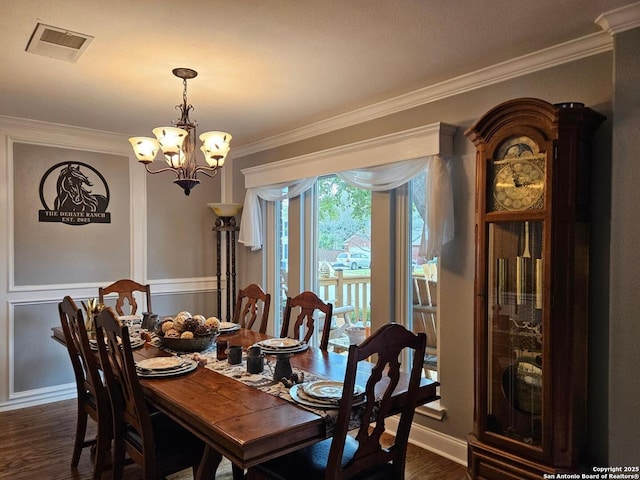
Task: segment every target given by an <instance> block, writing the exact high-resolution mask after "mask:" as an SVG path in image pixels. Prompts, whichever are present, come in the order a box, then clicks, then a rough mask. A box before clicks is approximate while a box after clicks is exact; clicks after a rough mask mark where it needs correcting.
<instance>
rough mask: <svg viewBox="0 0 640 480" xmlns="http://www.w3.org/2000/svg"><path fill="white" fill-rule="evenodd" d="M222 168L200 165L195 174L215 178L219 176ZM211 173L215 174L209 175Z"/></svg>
mask: <svg viewBox="0 0 640 480" xmlns="http://www.w3.org/2000/svg"><path fill="white" fill-rule="evenodd" d="M221 168H222V167H205V166H203V165H198V166H197V167H196V170H195V173H202V174H203V175H206V176H207V177H210V178H213V177H215V176H216V175H218V172H219V171H220V169H221ZM209 172H213V173H209Z"/></svg>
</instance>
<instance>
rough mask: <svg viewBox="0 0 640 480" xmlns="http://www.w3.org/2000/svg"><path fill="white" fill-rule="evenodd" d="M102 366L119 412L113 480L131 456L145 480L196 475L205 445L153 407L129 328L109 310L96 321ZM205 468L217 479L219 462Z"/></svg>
mask: <svg viewBox="0 0 640 480" xmlns="http://www.w3.org/2000/svg"><path fill="white" fill-rule="evenodd" d="M96 331H97V335H98V337H99V338H102V337H103V336H104V337H105V338H106V342H98V351H99V353H100V363H101V365H102V370H103V372H104V378H105V381H106V385H107V392H108V394H109V399H110V401H111V409H112V412H113V433H114V435H113V436H114V442H113V443H114V446H113V478H114V479H120V478H122V475H123V469H124V459H125V453H127V454H129V456H130V457H131V459H132V460H133V461H134V462H135V463H137V464H139V465H140V466H141V467H142V470H143V479H144V480H157V479H159V478H164V475H169V474H172V473H175V472H178V471H180V470H184V469H185V468H189V467H191V468H192V469H193V474H194V475H195V474H196V471H197V469H198V465H199V463H200V461H201V460H202V459H203V452H204V444H203V442H202V441H201V440H200V439H199V438H197V437H196V436H195V435H193V434H192V433H190V432H189V431H187V430H186V429H184V428H183V427H182V426H180V425H178V424H177V423H176V422H174V421H173V420H172V419H171V418H169V417H168V416H166V415H165V414H163V413H161V412H159V411H157V410H155V409H153V408H152V407H151V406H150V405H148V404H147V402H146V400H145V398H144V394H143V391H142V386H141V385H140V381H139V379H138V376H137V374H136V365H135V362H134V359H133V351H132V349H131V342H130V340H129V329H128V327H126V326H121V325H120V322H119V321H118V319H117V317H116V314H115V312H114V311H113V310H112V309H111V308H110V307H105V308H104V309H103V310H102V312H100V314H98V317H97V318H96ZM205 458H206V459H207V460H209V462H208V463H207V462H206V463H205V465H203V466H202V468H203V472H205V473H209V472H211V475H210V476H211V478H212V479H213V478H214V475H215V470H216V467H217V465H218V463H219V459H218V460H217V461H215V460H214V459H213V458H211V457H210V456H206V457H205Z"/></svg>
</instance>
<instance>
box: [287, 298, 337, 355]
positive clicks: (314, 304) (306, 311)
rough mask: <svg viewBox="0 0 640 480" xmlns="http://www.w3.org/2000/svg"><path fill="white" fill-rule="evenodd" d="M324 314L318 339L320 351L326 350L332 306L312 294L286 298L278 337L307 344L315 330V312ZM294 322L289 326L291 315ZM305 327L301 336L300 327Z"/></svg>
mask: <svg viewBox="0 0 640 480" xmlns="http://www.w3.org/2000/svg"><path fill="white" fill-rule="evenodd" d="M316 311H318V312H322V313H324V325H323V328H322V337H321V339H320V349H321V350H327V348H328V346H329V330H330V329H331V317H332V316H333V304H332V303H325V302H323V301H322V300H321V299H320V298H319V297H318V296H317V295H316V294H315V293H313V292H309V291H307V292H302V293H301V294H299V295H296V296H295V297H293V298H292V297H287V303H286V306H285V309H284V317H283V319H282V329H281V330H280V337H286V336H290V337H291V338H296V339H298V340H304V341H305V342H307V343H308V342H309V339H310V338H311V336H312V335H313V332H314V330H315V318H314V314H315V312H316ZM296 313H297V316H296V317H295V318H296V319H295V322H294V323H293V325H291V317H292V315H295V314H296ZM303 326H304V327H305V329H306V330H305V334H304V336H303V335H302V327H303Z"/></svg>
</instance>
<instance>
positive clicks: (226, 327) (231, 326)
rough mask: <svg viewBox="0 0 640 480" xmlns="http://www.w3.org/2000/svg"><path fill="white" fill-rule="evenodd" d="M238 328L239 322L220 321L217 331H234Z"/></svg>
mask: <svg viewBox="0 0 640 480" xmlns="http://www.w3.org/2000/svg"><path fill="white" fill-rule="evenodd" d="M239 329H240V324H239V323H233V322H220V326H219V327H218V331H219V332H220V333H223V332H234V331H236V330H239Z"/></svg>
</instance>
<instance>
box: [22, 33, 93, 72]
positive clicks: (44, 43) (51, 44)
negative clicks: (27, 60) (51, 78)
mask: <svg viewBox="0 0 640 480" xmlns="http://www.w3.org/2000/svg"><path fill="white" fill-rule="evenodd" d="M91 40H93V37H92V36H90V35H85V34H83V33H76V32H70V31H69V30H65V29H64V28H58V27H52V26H51V25H45V24H43V23H39V24H38V25H37V26H36V29H35V30H34V32H33V35H31V40H29V45H27V52H30V53H35V54H37V55H44V56H45V57H51V58H57V59H58V60H64V61H66V62H72V63H75V62H77V61H78V59H79V58H80V55H82V54H83V53H84V51H85V50H86V49H87V47H88V46H89V44H90V43H91Z"/></svg>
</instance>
